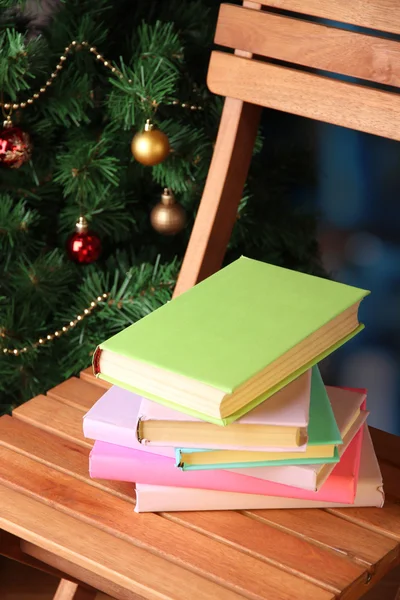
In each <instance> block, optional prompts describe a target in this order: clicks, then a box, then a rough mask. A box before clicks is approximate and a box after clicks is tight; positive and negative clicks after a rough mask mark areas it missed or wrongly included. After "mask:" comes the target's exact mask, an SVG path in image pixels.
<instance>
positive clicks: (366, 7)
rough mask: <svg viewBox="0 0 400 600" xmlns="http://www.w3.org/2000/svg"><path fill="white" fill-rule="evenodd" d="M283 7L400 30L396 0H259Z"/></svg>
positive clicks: (351, 22)
mask: <svg viewBox="0 0 400 600" xmlns="http://www.w3.org/2000/svg"><path fill="white" fill-rule="evenodd" d="M259 2H260V3H261V4H263V5H265V6H270V7H273V8H281V9H284V10H289V11H293V12H298V13H301V14H305V15H312V16H314V17H320V18H322V19H330V20H332V21H341V22H342V23H348V24H349V25H358V26H359V27H367V28H369V29H377V30H379V31H386V32H389V33H400V13H399V5H398V2H397V0H351V1H349V0H259Z"/></svg>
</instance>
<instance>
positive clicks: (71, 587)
mask: <svg viewBox="0 0 400 600" xmlns="http://www.w3.org/2000/svg"><path fill="white" fill-rule="evenodd" d="M96 595H97V592H96V590H88V589H85V588H83V587H82V586H80V585H79V584H78V583H74V582H72V581H68V579H61V581H60V583H59V584H58V587H57V590H56V593H55V594H54V598H53V600H95V598H96Z"/></svg>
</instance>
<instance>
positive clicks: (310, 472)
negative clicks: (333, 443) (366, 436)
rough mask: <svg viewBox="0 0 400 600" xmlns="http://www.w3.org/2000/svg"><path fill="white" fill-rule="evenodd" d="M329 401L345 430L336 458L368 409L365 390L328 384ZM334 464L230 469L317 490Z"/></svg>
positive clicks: (358, 427) (362, 421)
mask: <svg viewBox="0 0 400 600" xmlns="http://www.w3.org/2000/svg"><path fill="white" fill-rule="evenodd" d="M326 391H327V392H328V396H329V400H330V401H331V406H332V410H333V414H334V416H335V420H336V423H337V426H338V428H339V431H340V432H342V435H343V432H344V435H343V444H340V445H339V446H338V454H339V457H341V456H342V454H343V453H344V452H345V450H346V449H347V448H348V446H349V444H350V443H351V441H352V440H353V438H354V437H355V435H356V434H357V432H358V431H359V429H360V427H362V426H363V424H364V423H365V422H366V420H367V417H368V415H369V412H368V411H367V410H366V397H367V396H366V395H367V391H366V390H364V389H355V388H354V389H353V388H340V387H332V386H327V387H326ZM357 410H359V411H360V412H359V415H358V417H357V418H356V420H355V421H354V422H351V421H350V417H353V415H354V414H356V413H357ZM335 466H336V463H327V464H315V465H285V466H281V467H277V466H267V467H241V468H230V469H229V471H232V472H233V473H239V474H241V475H250V476H251V477H257V478H259V479H267V480H268V481H275V482H276V483H284V484H286V485H291V486H295V487H301V488H303V489H306V490H312V491H314V492H315V491H317V490H318V489H320V488H321V486H322V485H323V484H324V483H325V481H326V480H327V478H328V477H329V475H330V474H331V473H332V471H333V469H334V468H335Z"/></svg>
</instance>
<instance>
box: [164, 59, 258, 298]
mask: <svg viewBox="0 0 400 600" xmlns="http://www.w3.org/2000/svg"><path fill="white" fill-rule="evenodd" d="M237 59H238V60H247V59H239V58H238V57H237ZM260 115H261V107H259V106H255V104H249V103H246V102H242V101H241V100H237V99H235V98H226V100H225V103H224V108H223V111H222V116H221V121H220V126H219V129H218V136H217V140H216V144H215V148H214V153H213V157H212V161H211V165H210V169H209V172H208V176H207V180H206V184H205V188H204V192H203V196H202V199H201V202H200V205H199V209H198V212H197V216H196V220H195V223H194V226H193V229H192V232H191V235H190V240H189V244H188V247H187V249H186V252H185V256H184V259H183V263H182V267H181V270H180V273H179V276H178V280H177V283H176V286H175V289H174V293H173V297H174V298H175V297H177V296H179V295H180V294H182V293H183V292H185V291H186V290H188V289H189V288H191V287H192V286H193V285H195V284H196V283H198V282H200V281H202V280H203V279H205V278H206V277H208V276H210V275H212V274H213V273H215V272H216V271H218V269H219V268H220V267H221V265H222V262H223V259H224V256H225V252H226V248H227V245H228V242H229V239H230V237H231V233H232V230H233V227H234V224H235V221H236V218H237V210H238V206H239V202H240V200H241V198H242V193H243V187H244V184H245V181H246V178H247V173H248V169H249V166H250V162H251V158H252V155H253V148H254V143H255V139H256V136H257V130H258V124H259V120H260Z"/></svg>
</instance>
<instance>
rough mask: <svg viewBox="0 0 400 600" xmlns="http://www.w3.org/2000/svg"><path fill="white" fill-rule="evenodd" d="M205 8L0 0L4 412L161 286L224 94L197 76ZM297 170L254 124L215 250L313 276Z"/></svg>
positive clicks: (46, 383) (203, 56) (210, 17)
mask: <svg viewBox="0 0 400 600" xmlns="http://www.w3.org/2000/svg"><path fill="white" fill-rule="evenodd" d="M218 5H219V2H217V1H215V0H191V1H190V0H187V1H186V2H181V1H180V0H169V1H168V2H160V1H157V0H136V1H135V2H131V1H129V0H64V1H61V0H60V1H57V0H56V1H54V0H41V1H40V0H37V1H35V0H26V1H25V2H22V1H17V2H16V1H14V0H0V7H1V9H2V10H1V15H0V90H1V98H0V101H1V108H2V112H3V121H4V127H3V130H2V131H1V133H0V181H1V188H0V373H1V376H0V398H1V400H0V410H2V411H3V412H5V411H7V410H9V409H10V408H11V407H12V406H15V405H16V404H19V403H21V402H23V401H25V400H28V399H29V398H31V397H32V396H34V395H36V394H39V393H44V392H46V390H48V389H49V388H50V387H52V386H54V385H56V384H58V383H59V382H60V381H62V380H63V379H65V378H67V377H69V376H71V375H73V374H77V373H79V371H80V370H81V369H83V368H85V367H87V366H88V365H89V364H90V363H91V357H92V353H93V350H94V348H95V346H96V345H97V343H99V341H101V340H104V339H106V338H107V337H109V336H111V335H113V334H114V333H116V332H118V331H120V330H121V329H123V328H124V327H126V326H128V325H130V324H131V323H133V322H135V321H136V320H138V319H140V318H141V317H143V316H145V315H146V314H148V313H149V312H151V311H153V310H154V309H156V308H157V307H159V306H160V305H162V304H163V303H165V302H166V301H168V300H169V299H170V298H171V295H172V291H173V288H174V284H175V281H176V277H177V274H178V272H179V266H180V263H181V260H182V258H183V255H184V252H185V248H186V245H187V242H188V239H189V235H190V230H191V226H192V223H193V220H194V218H195V215H196V210H197V207H198V204H199V201H200V199H201V194H202V189H203V186H204V182H205V179H206V176H207V171H208V167H209V163H210V160H211V156H212V151H213V143H214V141H215V138H216V135H217V131H218V124H219V118H220V113H221V108H222V102H223V99H221V98H218V97H214V96H213V95H212V94H211V93H210V92H209V91H208V90H207V86H206V73H207V68H208V60H209V54H210V49H211V47H212V43H213V34H214V30H215V23H216V18H217V12H218ZM266 118H267V119H268V118H270V117H268V116H267V117H266ZM132 140H134V141H133V142H132ZM132 153H133V154H132ZM306 163H307V161H306ZM304 177H308V170H307V168H306V167H305V164H304V152H302V153H301V157H299V154H296V153H293V152H291V149H290V148H286V149H285V152H284V153H282V152H279V153H276V152H274V150H273V148H272V147H271V145H266V144H264V146H263V135H262V131H260V137H259V141H258V144H257V147H256V149H255V158H254V161H253V164H252V167H251V172H250V174H249V179H248V183H247V186H246V190H245V192H244V196H243V200H242V202H241V205H240V208H239V211H238V219H237V224H236V227H235V230H234V233H233V236H232V239H231V242H230V246H229V248H228V252H227V255H226V259H225V261H226V262H229V261H231V260H233V259H235V258H237V257H238V256H239V255H241V254H245V255H247V256H250V257H253V258H259V259H261V260H265V261H269V262H273V263H275V264H281V265H286V266H289V267H291V268H297V269H299V270H305V271H309V272H314V273H321V268H320V265H319V261H318V252H317V245H316V241H315V219H314V217H313V216H310V215H308V214H306V213H304V211H301V210H298V209H297V208H296V207H294V206H293V205H292V204H291V201H290V195H289V190H290V189H291V186H292V185H293V183H294V182H298V181H299V178H302V180H303V181H304ZM161 198H162V202H161V201H160V199H161ZM174 199H175V201H174Z"/></svg>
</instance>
